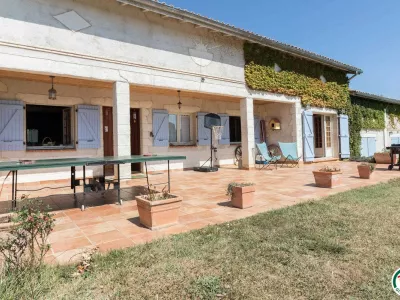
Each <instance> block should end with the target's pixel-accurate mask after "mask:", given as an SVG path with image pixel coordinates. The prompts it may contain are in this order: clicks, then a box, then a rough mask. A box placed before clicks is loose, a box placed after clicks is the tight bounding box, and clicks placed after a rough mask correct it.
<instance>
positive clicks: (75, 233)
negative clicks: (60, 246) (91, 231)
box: [49, 227, 83, 243]
mask: <svg viewBox="0 0 400 300" xmlns="http://www.w3.org/2000/svg"><path fill="white" fill-rule="evenodd" d="M81 236H83V232H82V231H81V230H80V229H79V228H78V227H76V228H73V229H68V230H62V231H57V232H54V233H52V234H51V235H50V237H49V242H50V243H55V242H59V241H63V240H64V239H70V238H77V237H81Z"/></svg>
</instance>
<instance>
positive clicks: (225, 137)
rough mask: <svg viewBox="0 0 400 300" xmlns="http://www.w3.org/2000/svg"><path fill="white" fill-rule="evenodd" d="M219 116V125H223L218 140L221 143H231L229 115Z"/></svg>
mask: <svg viewBox="0 0 400 300" xmlns="http://www.w3.org/2000/svg"><path fill="white" fill-rule="evenodd" d="M219 116H220V117H221V126H224V128H223V129H222V137H221V139H220V140H219V141H218V143H219V144H221V145H229V144H230V143H231V134H230V131H229V116H228V115H227V114H219Z"/></svg>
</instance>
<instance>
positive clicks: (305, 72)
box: [244, 43, 400, 156]
mask: <svg viewBox="0 0 400 300" xmlns="http://www.w3.org/2000/svg"><path fill="white" fill-rule="evenodd" d="M244 56H245V80H246V83H247V85H248V86H249V87H250V88H251V89H254V90H262V91H267V92H271V93H279V94H285V95H290V96H298V97H301V101H302V104H303V105H304V106H306V105H311V106H315V107H326V108H332V109H336V110H337V111H338V112H339V113H344V114H347V115H348V116H349V131H350V152H351V155H352V156H359V155H360V148H361V135H360V133H361V130H363V129H372V130H381V129H384V128H385V125H386V124H385V113H384V111H385V109H386V112H387V114H388V116H389V122H390V124H391V125H392V127H394V125H395V123H396V121H399V120H400V105H396V104H388V103H383V102H379V101H372V100H366V99H361V98H357V97H352V98H351V99H350V94H349V86H348V79H347V76H346V72H344V71H340V70H337V69H334V68H330V67H328V66H324V65H322V64H319V63H316V62H312V61H309V60H305V59H301V58H299V57H296V56H293V55H290V54H288V53H285V52H282V51H278V50H274V49H271V48H268V47H263V46H261V45H258V44H252V43H245V44H244ZM277 66H278V68H276V67H277ZM321 75H323V76H324V78H325V79H326V82H325V83H324V82H322V80H321V79H320V76H321Z"/></svg>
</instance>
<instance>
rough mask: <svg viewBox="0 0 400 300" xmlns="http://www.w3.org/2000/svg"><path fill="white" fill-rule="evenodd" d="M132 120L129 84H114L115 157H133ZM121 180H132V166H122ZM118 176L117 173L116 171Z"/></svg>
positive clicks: (118, 82)
mask: <svg viewBox="0 0 400 300" xmlns="http://www.w3.org/2000/svg"><path fill="white" fill-rule="evenodd" d="M130 122H131V119H130V92H129V83H127V82H120V81H117V82H114V88H113V129H114V156H129V155H131V123H130ZM120 172H121V173H120V174H121V179H128V178H129V179H130V178H131V165H130V164H124V165H120ZM115 174H117V171H115Z"/></svg>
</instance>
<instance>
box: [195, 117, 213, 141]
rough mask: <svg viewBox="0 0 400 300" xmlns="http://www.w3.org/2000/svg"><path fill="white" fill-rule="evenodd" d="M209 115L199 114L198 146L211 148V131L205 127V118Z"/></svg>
mask: <svg viewBox="0 0 400 300" xmlns="http://www.w3.org/2000/svg"><path fill="white" fill-rule="evenodd" d="M206 114H207V113H197V144H198V145H199V146H206V145H207V146H209V145H210V143H211V132H210V129H208V128H205V127H204V116H205V115H206Z"/></svg>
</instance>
